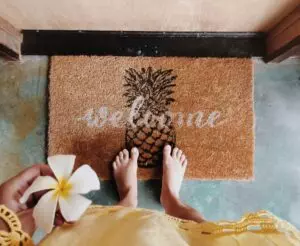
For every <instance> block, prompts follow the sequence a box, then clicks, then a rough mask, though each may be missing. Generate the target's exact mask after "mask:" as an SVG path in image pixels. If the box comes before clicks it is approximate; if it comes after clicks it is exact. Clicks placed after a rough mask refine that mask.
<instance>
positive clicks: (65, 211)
mask: <svg viewBox="0 0 300 246" xmlns="http://www.w3.org/2000/svg"><path fill="white" fill-rule="evenodd" d="M58 203H59V207H60V212H61V214H62V216H63V217H64V218H65V220H66V221H76V220H78V219H79V218H80V216H81V215H82V214H83V213H84V212H85V210H86V209H87V208H88V207H89V206H90V205H91V203H92V202H91V201H90V200H89V199H86V198H85V197H83V196H81V195H79V194H72V195H70V196H69V197H68V198H63V197H59V200H58Z"/></svg>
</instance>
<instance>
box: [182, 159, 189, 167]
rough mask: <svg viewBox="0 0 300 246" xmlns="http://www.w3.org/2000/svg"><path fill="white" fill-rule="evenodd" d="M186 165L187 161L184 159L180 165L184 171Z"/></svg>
mask: <svg viewBox="0 0 300 246" xmlns="http://www.w3.org/2000/svg"><path fill="white" fill-rule="evenodd" d="M187 164H188V162H187V159H185V160H184V161H183V163H182V167H183V168H184V169H186V167H187Z"/></svg>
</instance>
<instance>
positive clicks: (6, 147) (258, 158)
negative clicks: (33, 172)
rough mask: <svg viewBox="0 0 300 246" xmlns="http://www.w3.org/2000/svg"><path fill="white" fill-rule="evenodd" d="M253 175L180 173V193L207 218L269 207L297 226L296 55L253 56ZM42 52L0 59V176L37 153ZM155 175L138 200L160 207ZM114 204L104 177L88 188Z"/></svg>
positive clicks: (299, 65)
mask: <svg viewBox="0 0 300 246" xmlns="http://www.w3.org/2000/svg"><path fill="white" fill-rule="evenodd" d="M254 62H255V67H254V83H255V114H256V141H255V147H256V151H255V181H253V182H233V181H230V182H229V181H227V182H225V181H217V182H216V181H211V182H209V181H205V182H204V181H185V182H184V184H183V187H182V193H181V194H182V198H183V199H184V200H185V201H186V202H187V203H188V204H190V205H192V206H193V207H195V208H197V209H198V210H200V211H201V212H202V213H203V214H204V216H205V217H206V218H207V219H209V220H220V219H228V220H233V219H238V218H239V217H240V216H241V215H243V214H244V213H246V212H251V211H257V210H260V209H264V210H269V211H271V212H273V213H274V214H276V215H277V216H280V217H282V218H284V219H286V220H288V221H290V222H292V223H293V224H294V225H296V226H297V227H298V228H300V210H299V208H300V182H299V180H300V166H299V163H300V60H296V59H290V60H288V61H286V62H284V63H281V64H269V65H266V64H264V63H263V62H261V61H260V60H255V61H254ZM47 69H48V58H47V57H32V56H31V57H24V61H23V62H22V63H14V62H4V61H0V160H1V162H0V183H1V182H2V181H4V180H6V179H7V178H9V177H11V176H13V175H15V174H16V173H17V172H19V171H20V170H22V169H23V168H24V167H27V166H30V165H32V164H33V163H40V162H44V161H45V155H46V154H45V153H46V151H45V142H46V141H45V136H46V125H47V107H46V103H47V102H46V98H47V96H46V95H47ZM159 190H160V182H159V181H148V182H140V183H139V206H141V207H145V208H153V209H159V210H161V209H162V208H161V206H160V204H159ZM88 196H89V197H90V198H92V199H93V201H94V202H95V203H98V204H104V205H106V204H114V203H116V201H117V194H116V192H115V190H114V186H113V184H112V182H102V189H101V191H99V192H92V193H90V194H89V195H88Z"/></svg>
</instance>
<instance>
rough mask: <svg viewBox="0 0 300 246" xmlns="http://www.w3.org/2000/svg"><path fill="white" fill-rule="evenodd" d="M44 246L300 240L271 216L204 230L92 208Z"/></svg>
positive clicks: (155, 216) (138, 213) (150, 215)
mask: <svg viewBox="0 0 300 246" xmlns="http://www.w3.org/2000/svg"><path fill="white" fill-rule="evenodd" d="M40 245H42V246H51V245H72V246H76V245H89V246H94V245H101V246H117V245H132V246H143V245H149V246H153V245H160V246H162V245H170V246H176V245H192V246H199V245H201V246H207V245H210V246H215V245H222V246H224V245H225V246H226V245H250V246H254V245H260V246H264V245H280V246H286V245H300V234H299V232H298V231H297V229H296V228H294V227H293V226H291V225H290V224H289V223H287V222H285V221H282V220H280V219H278V218H276V217H275V216H274V215H272V214H270V213H268V212H265V211H261V212H258V213H255V214H248V215H246V216H244V217H243V218H242V219H241V220H240V221H239V222H227V221H223V222H218V223H212V222H204V223H201V224H200V223H195V222H192V221H185V220H180V219H177V218H173V217H170V216H168V215H165V214H163V213H159V212H154V211H150V210H145V209H131V208H124V207H102V206H92V207H90V208H89V210H88V211H87V212H86V213H85V215H84V216H83V217H82V218H81V219H80V221H78V222H77V223H75V224H74V225H64V226H63V227H61V228H56V229H55V230H54V231H53V232H52V233H51V234H50V235H48V236H47V237H46V238H45V239H44V240H43V241H42V242H41V244H40Z"/></svg>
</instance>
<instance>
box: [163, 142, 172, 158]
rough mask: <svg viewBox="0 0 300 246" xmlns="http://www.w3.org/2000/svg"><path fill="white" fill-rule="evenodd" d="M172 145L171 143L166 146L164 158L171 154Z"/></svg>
mask: <svg viewBox="0 0 300 246" xmlns="http://www.w3.org/2000/svg"><path fill="white" fill-rule="evenodd" d="M171 150H172V149H171V146H170V145H166V146H165V147H164V158H166V157H168V156H171Z"/></svg>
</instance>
